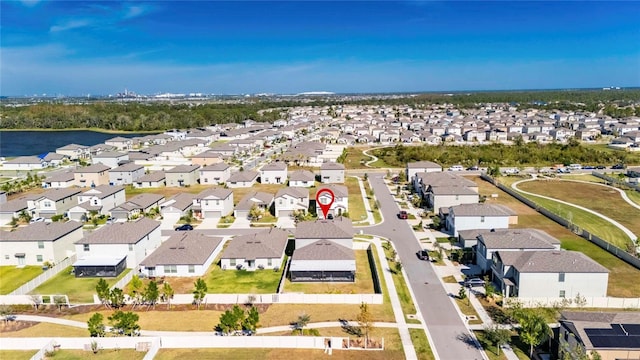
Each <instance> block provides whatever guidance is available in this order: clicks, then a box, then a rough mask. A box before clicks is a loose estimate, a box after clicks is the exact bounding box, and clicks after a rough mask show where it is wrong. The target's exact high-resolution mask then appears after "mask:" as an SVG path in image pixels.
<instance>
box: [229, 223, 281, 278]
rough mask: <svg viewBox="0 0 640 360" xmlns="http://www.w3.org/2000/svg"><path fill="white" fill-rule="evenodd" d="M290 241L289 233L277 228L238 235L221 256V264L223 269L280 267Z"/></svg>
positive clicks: (250, 269)
mask: <svg viewBox="0 0 640 360" xmlns="http://www.w3.org/2000/svg"><path fill="white" fill-rule="evenodd" d="M288 241H289V233H288V232H287V231H285V230H282V229H277V228H271V229H269V230H266V231H261V232H258V233H254V234H249V235H240V236H236V237H234V238H233V239H232V240H230V241H229V245H227V248H226V249H225V250H224V251H223V253H222V255H221V256H220V266H221V267H222V269H223V270H225V269H227V270H233V269H237V270H249V271H253V270H258V269H261V270H265V269H269V270H271V269H280V267H281V266H282V265H283V260H284V251H285V249H286V247H287V242H288Z"/></svg>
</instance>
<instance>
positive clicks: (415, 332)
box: [409, 329, 435, 360]
mask: <svg viewBox="0 0 640 360" xmlns="http://www.w3.org/2000/svg"><path fill="white" fill-rule="evenodd" d="M409 335H411V342H412V343H413V347H414V348H415V349H416V355H418V360H433V359H435V357H434V356H433V352H432V351H431V345H429V339H428V338H427V334H426V333H425V332H424V330H422V329H409Z"/></svg>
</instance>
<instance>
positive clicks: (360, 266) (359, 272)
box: [283, 250, 382, 294]
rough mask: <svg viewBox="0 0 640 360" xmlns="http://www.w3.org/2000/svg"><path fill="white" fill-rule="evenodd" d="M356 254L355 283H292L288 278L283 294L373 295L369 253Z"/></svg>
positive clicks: (357, 252) (361, 251) (359, 252)
mask: <svg viewBox="0 0 640 360" xmlns="http://www.w3.org/2000/svg"><path fill="white" fill-rule="evenodd" d="M354 253H355V256H356V281H355V283H326V282H303V283H292V282H291V280H289V279H288V278H287V280H285V284H284V291H283V292H285V293H305V294H373V293H374V286H373V277H372V275H371V264H369V258H368V257H367V251H366V250H355V251H354ZM380 275H382V274H380Z"/></svg>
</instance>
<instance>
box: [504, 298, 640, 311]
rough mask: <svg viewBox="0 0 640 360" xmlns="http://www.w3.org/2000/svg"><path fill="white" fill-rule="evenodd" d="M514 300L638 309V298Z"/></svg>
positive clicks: (537, 304) (539, 304)
mask: <svg viewBox="0 0 640 360" xmlns="http://www.w3.org/2000/svg"><path fill="white" fill-rule="evenodd" d="M514 301H515V302H517V303H518V304H521V305H522V306H523V307H562V308H585V307H586V308H610V309H640V298H615V297H582V298H581V299H580V300H577V301H576V299H571V298H550V297H535V298H521V297H519V298H517V299H516V300H514ZM504 304H505V306H506V307H509V306H510V305H511V304H510V302H509V301H505V302H504Z"/></svg>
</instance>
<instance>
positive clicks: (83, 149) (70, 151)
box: [56, 144, 89, 160]
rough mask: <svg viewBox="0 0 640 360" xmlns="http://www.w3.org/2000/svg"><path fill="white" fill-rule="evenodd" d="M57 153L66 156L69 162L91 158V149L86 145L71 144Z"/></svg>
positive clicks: (60, 148) (57, 150)
mask: <svg viewBox="0 0 640 360" xmlns="http://www.w3.org/2000/svg"><path fill="white" fill-rule="evenodd" d="M56 153H57V154H60V155H63V156H66V157H68V158H69V160H78V159H87V158H89V147H88V146H85V145H78V144H69V145H65V146H62V147H59V148H57V149H56Z"/></svg>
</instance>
